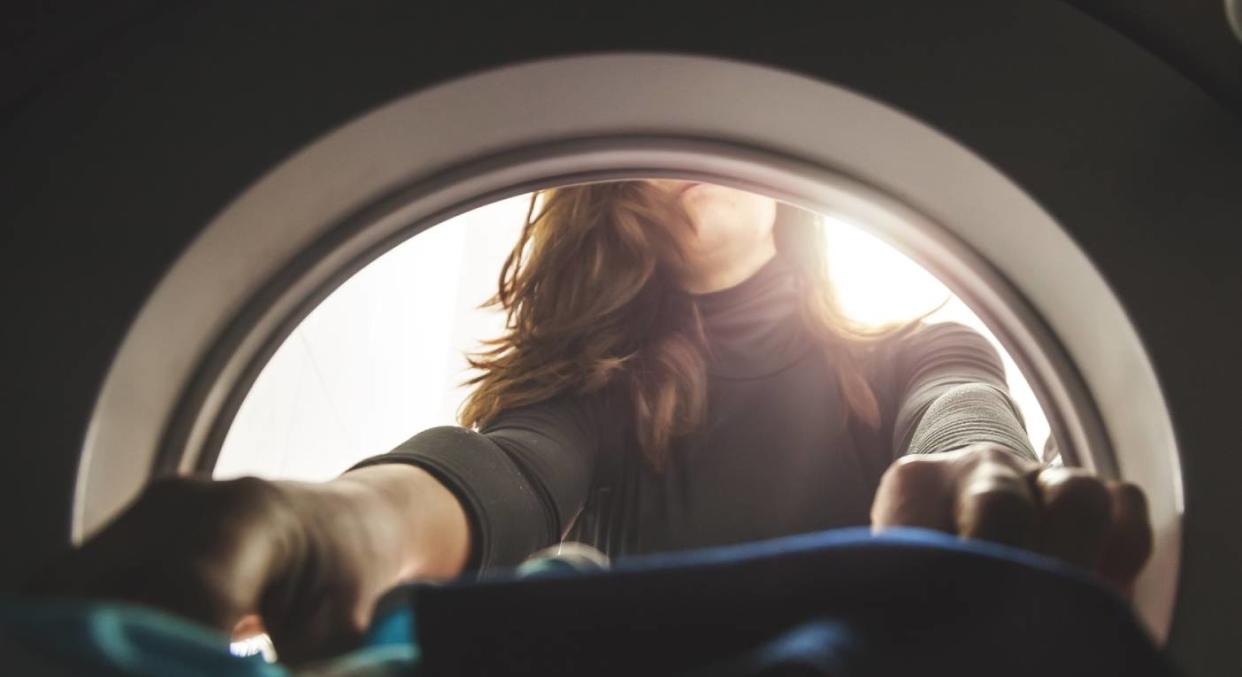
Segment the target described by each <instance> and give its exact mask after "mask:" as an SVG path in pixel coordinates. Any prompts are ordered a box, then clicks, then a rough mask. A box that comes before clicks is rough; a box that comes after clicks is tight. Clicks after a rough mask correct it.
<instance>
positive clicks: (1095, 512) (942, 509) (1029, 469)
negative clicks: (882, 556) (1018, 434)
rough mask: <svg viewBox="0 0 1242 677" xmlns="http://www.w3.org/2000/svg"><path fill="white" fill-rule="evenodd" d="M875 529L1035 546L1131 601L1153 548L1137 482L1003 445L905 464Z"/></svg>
mask: <svg viewBox="0 0 1242 677" xmlns="http://www.w3.org/2000/svg"><path fill="white" fill-rule="evenodd" d="M871 525H872V529H873V530H874V531H881V530H883V529H887V528H889V527H897V526H908V527H923V528H929V529H936V530H938V531H944V532H947V533H951V534H957V535H959V536H961V537H963V538H978V539H982V540H987V541H994V542H998V543H1004V544H1006V545H1012V546H1017V547H1021V548H1026V549H1028V550H1034V551H1036V552H1040V553H1043V554H1046V555H1050V556H1052V557H1056V558H1059V559H1061V560H1064V561H1066V562H1069V563H1071V564H1075V565H1078V566H1080V567H1083V568H1085V569H1088V570H1090V571H1094V572H1095V573H1096V574H1098V575H1099V576H1100V577H1101V578H1103V579H1104V580H1105V581H1107V582H1108V583H1110V584H1111V585H1113V586H1114V587H1115V588H1116V589H1117V590H1118V591H1119V592H1121V593H1122V594H1123V595H1125V596H1127V597H1129V596H1130V595H1131V593H1132V590H1133V585H1134V580H1135V578H1136V577H1137V576H1138V574H1139V572H1140V571H1141V570H1142V568H1143V565H1144V564H1146V562H1147V559H1148V558H1149V557H1150V556H1151V548H1152V532H1151V523H1150V519H1149V517H1148V514H1147V501H1146V499H1145V498H1144V496H1143V492H1142V490H1140V489H1139V488H1138V487H1137V486H1135V485H1133V484H1130V483H1126V482H1114V481H1106V480H1101V479H1099V478H1097V477H1095V476H1093V475H1090V474H1088V473H1087V472H1086V471H1083V470H1081V469H1078V468H1066V467H1045V466H1042V465H1040V464H1039V463H1036V462H1034V461H1026V460H1023V459H1022V458H1021V457H1019V456H1018V455H1017V454H1015V453H1013V452H1011V451H1009V450H1007V449H1005V448H1003V447H1000V446H998V445H995V444H977V445H972V446H970V447H966V448H963V449H958V450H955V451H948V452H941V453H937V454H919V455H910V456H905V457H903V458H901V459H898V460H897V462H895V463H893V465H892V466H890V467H889V469H888V470H887V471H886V472H885V473H884V477H883V478H882V479H881V480H880V486H879V489H878V490H877V491H876V496H875V500H874V502H873V503H872V506H871Z"/></svg>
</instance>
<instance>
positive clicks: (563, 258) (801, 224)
mask: <svg viewBox="0 0 1242 677" xmlns="http://www.w3.org/2000/svg"><path fill="white" fill-rule="evenodd" d="M540 202H542V205H541V207H539V208H538V209H537V205H538V204H539V203H540ZM689 219H690V217H689V214H687V213H686V211H685V209H684V208H683V207H682V206H681V204H680V203H679V202H677V201H676V200H675V199H674V198H670V196H669V195H667V194H666V193H664V192H663V191H661V190H659V189H658V188H656V187H655V186H652V185H651V184H648V183H647V182H645V181H613V182H607V183H591V184H582V185H574V186H565V187H559V188H553V189H548V190H544V191H540V192H538V193H535V194H533V195H532V196H531V202H530V208H529V210H528V212H527V216H526V224H525V226H524V227H523V229H522V234H521V237H520V238H519V239H518V242H517V245H516V246H514V248H513V250H512V252H510V254H509V256H508V258H507V259H506V260H505V263H504V266H503V267H502V268H501V272H500V279H499V285H498V289H497V292H496V294H495V296H493V297H492V298H490V299H488V301H487V302H486V303H485V304H484V307H499V308H501V309H503V311H504V312H505V314H506V315H505V317H506V321H505V331H504V334H503V335H502V336H500V337H499V338H496V339H493V340H490V341H486V342H485V343H484V346H485V349H484V350H482V351H481V352H479V353H476V354H473V355H470V356H469V357H468V360H469V362H470V365H471V366H472V367H473V368H474V369H476V370H478V374H477V375H476V376H474V377H472V378H470V379H469V380H467V381H466V383H467V384H469V385H473V386H475V388H474V390H473V391H472V393H471V394H470V396H469V398H468V399H467V400H466V402H465V404H464V405H463V407H462V409H461V411H460V413H459V420H460V422H461V424H462V425H464V426H467V427H475V428H481V427H484V426H486V425H487V424H488V423H489V422H491V421H492V420H494V419H495V418H496V416H497V415H498V414H500V413H501V412H502V411H505V410H507V409H511V408H515V407H520V406H524V405H528V404H534V403H537V402H542V401H544V400H548V399H551V398H553V397H557V396H560V395H565V394H571V395H587V394H591V393H596V392H600V391H602V390H604V389H606V388H608V389H613V392H614V393H616V394H618V395H619V396H620V398H621V399H620V400H619V401H621V402H625V401H627V400H628V402H629V413H630V415H631V416H632V423H633V430H634V431H635V435H636V439H637V443H638V446H639V448H640V451H641V454H642V456H643V457H644V458H645V459H646V461H647V462H648V463H649V464H650V465H651V466H652V467H653V468H654V469H656V470H657V471H659V470H661V469H662V468H663V467H664V465H665V461H666V459H667V457H668V451H669V449H670V447H671V445H672V444H673V443H674V442H675V441H676V440H677V439H679V438H682V437H684V436H686V435H689V434H691V433H693V432H695V431H696V430H698V428H699V427H700V426H701V425H702V423H703V420H704V418H705V415H706V408H707V374H706V372H707V361H706V339H705V337H704V333H703V327H702V321H701V318H700V316H699V313H698V309H697V308H696V307H695V304H694V302H693V296H692V295H690V294H687V293H685V292H683V291H681V290H680V289H679V287H678V286H677V285H676V283H675V281H674V278H673V276H672V274H671V272H670V271H669V270H668V267H667V266H665V265H662V263H661V262H662V261H668V260H669V258H668V257H677V256H680V255H681V253H680V251H679V250H678V248H677V245H676V242H675V241H674V240H673V238H672V236H671V235H670V225H672V226H673V227H679V226H678V225H677V222H679V221H680V222H681V223H683V224H687V227H688V224H689ZM773 237H774V238H775V243H776V251H777V253H776V255H777V256H782V257H785V258H786V260H788V261H790V262H792V263H793V268H794V270H795V278H796V281H797V282H796V283H797V287H798V293H799V294H800V297H801V299H802V303H801V317H802V321H803V322H804V324H805V326H806V327H807V329H808V330H809V331H810V332H811V334H812V335H813V336H815V337H816V338H817V339H818V340H819V342H820V343H821V344H822V345H823V348H824V350H825V351H827V352H828V353H830V354H831V356H832V359H830V360H829V364H832V365H834V367H833V373H832V374H828V375H826V376H828V377H835V378H837V379H838V380H839V382H840V386H841V391H842V393H843V395H844V399H845V405H846V409H847V412H846V414H847V415H848V416H852V417H853V418H855V419H857V420H859V421H861V422H862V423H864V424H865V425H867V426H869V427H871V428H876V427H878V426H879V424H880V411H879V406H878V403H877V401H876V397H875V394H874V393H873V392H872V390H871V387H870V385H869V384H868V381H867V378H866V374H865V371H864V367H863V360H864V358H865V355H866V353H867V351H868V350H869V349H870V347H871V346H873V345H874V344H875V343H876V342H877V341H879V340H881V339H884V338H887V337H890V336H894V335H896V334H900V333H903V332H905V331H908V330H909V329H911V328H913V327H914V326H916V325H917V324H918V322H919V321H920V320H921V319H922V318H918V319H915V320H913V321H910V322H902V323H895V324H889V325H884V326H878V327H869V326H864V325H861V324H859V323H856V322H854V321H852V320H851V319H850V318H848V317H847V316H846V315H845V313H844V312H842V310H841V306H840V304H839V302H838V300H837V297H836V294H835V291H834V289H833V286H832V284H831V281H830V279H829V276H828V265H827V256H826V251H827V249H826V247H827V244H826V242H825V237H824V226H823V223H822V219H821V218H820V217H819V216H818V215H816V214H814V213H812V212H809V211H806V210H803V209H799V208H797V207H793V206H791V205H788V204H785V203H778V206H777V213H776V221H775V224H774V227H773ZM924 317H925V316H924Z"/></svg>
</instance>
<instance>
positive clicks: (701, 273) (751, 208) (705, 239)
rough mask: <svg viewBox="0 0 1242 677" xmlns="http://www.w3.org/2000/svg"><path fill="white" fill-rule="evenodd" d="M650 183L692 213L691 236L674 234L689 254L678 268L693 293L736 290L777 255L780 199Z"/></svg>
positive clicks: (687, 183)
mask: <svg viewBox="0 0 1242 677" xmlns="http://www.w3.org/2000/svg"><path fill="white" fill-rule="evenodd" d="M648 182H649V183H651V184H652V185H654V186H655V187H657V188H659V189H660V190H662V191H664V192H665V193H667V194H669V195H670V196H672V197H674V198H675V199H677V200H679V201H680V202H681V203H682V205H683V206H684V207H685V209H686V212H687V213H689V215H690V219H691V229H690V231H689V232H686V231H685V230H684V229H680V228H678V229H674V230H673V232H672V235H673V237H674V238H675V239H676V240H677V242H678V244H679V245H681V249H682V251H683V253H684V254H685V259H684V260H683V261H680V262H678V263H677V264H676V265H677V267H678V268H679V272H680V273H681V278H682V286H684V287H685V288H686V289H687V290H688V291H691V292H694V293H703V292H708V291H716V290H717V289H724V288H726V287H729V286H732V285H733V284H736V283H738V282H741V281H742V280H744V279H746V278H747V277H749V276H750V274H751V273H753V272H755V271H756V270H758V269H759V268H760V267H761V266H762V265H763V264H764V263H766V262H767V261H768V260H769V259H771V258H772V256H774V255H775V253H776V246H775V243H774V241H773V238H772V226H773V224H774V223H775V221H776V201H775V200H773V199H772V198H770V197H765V196H763V195H757V194H755V193H748V192H746V191H743V190H738V189H736V188H729V187H727V186H720V185H716V184H711V183H698V182H695V181H681V180H675V179H648Z"/></svg>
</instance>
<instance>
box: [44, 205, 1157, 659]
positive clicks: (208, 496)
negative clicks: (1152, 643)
mask: <svg viewBox="0 0 1242 677" xmlns="http://www.w3.org/2000/svg"><path fill="white" fill-rule="evenodd" d="M534 207H535V202H534V201H532V211H531V214H530V215H529V216H528V219H527V221H528V223H527V225H526V228H525V229H524V231H523V233H522V237H521V240H520V241H519V243H518V244H517V246H516V248H515V249H514V250H513V253H512V254H511V255H510V257H509V259H508V260H507V261H506V263H505V266H504V268H503V270H502V273H501V279H500V286H499V291H498V294H497V296H496V297H495V298H494V299H493V301H494V302H495V303H497V304H499V305H500V306H501V307H502V308H504V309H505V310H506V311H507V313H508V325H507V331H506V334H505V335H504V336H503V337H502V338H500V339H498V340H496V341H494V342H493V343H492V344H491V349H490V350H489V351H487V352H485V353H483V354H480V355H477V356H475V357H474V359H473V364H474V366H475V367H476V368H477V369H478V370H479V372H478V376H477V377H476V378H475V379H474V380H473V381H472V382H473V383H474V384H475V385H476V389H475V390H474V392H473V393H472V395H471V397H470V399H469V400H468V401H467V403H466V406H465V407H464V409H463V411H462V422H463V424H464V426H463V427H455V426H445V427H440V428H433V429H431V430H428V431H424V432H422V433H419V434H418V435H416V436H415V437H413V438H412V439H411V440H409V441H408V442H406V443H405V444H403V445H401V446H400V447H399V448H398V449H396V450H394V451H393V452H391V453H388V454H384V455H381V456H377V457H374V458H371V459H368V460H366V461H364V462H363V463H360V464H359V465H358V466H357V467H355V468H354V469H353V470H351V471H349V472H347V473H345V474H344V475H343V476H342V477H340V478H338V479H336V480H334V481H331V482H327V483H322V484H316V483H299V482H268V481H262V480H258V479H253V478H249V479H242V480H234V481H229V482H210V481H204V480H193V479H179V480H166V481H162V482H158V483H156V484H154V485H153V486H152V487H151V488H150V489H149V490H148V491H147V492H146V493H145V494H144V496H143V497H142V498H141V499H140V500H139V501H138V502H137V503H136V504H135V506H133V507H131V508H130V509H129V510H127V511H126V512H125V513H124V514H123V515H122V516H121V517H120V518H119V519H118V520H117V521H115V522H114V523H113V524H111V525H109V526H108V527H107V528H106V529H105V530H104V531H103V532H101V533H100V534H99V535H98V536H97V537H96V538H94V539H93V540H92V541H91V542H89V543H88V544H87V545H86V546H85V547H84V548H83V549H82V550H81V551H80V552H79V553H78V555H77V558H76V561H75V562H73V563H72V564H71V565H70V566H69V567H68V568H67V569H66V570H64V571H62V572H59V573H57V574H54V575H53V576H52V577H51V580H52V581H55V582H53V583H48V584H47V585H46V587H48V588H50V589H56V590H58V591H60V592H67V593H79V594H98V595H109V596H119V597H123V598H127V599H132V600H136V601H140V602H146V603H149V604H153V605H156V606H160V607H164V608H168V609H171V610H174V611H178V612H181V613H184V614H186V615H189V616H191V617H193V618H197V619H199V620H202V621H204V622H207V623H210V624H212V625H214V626H216V627H220V628H222V629H230V628H234V627H235V626H236V625H237V624H238V623H239V622H240V621H241V620H242V619H244V618H251V617H253V614H255V613H258V614H260V615H261V616H262V618H263V620H264V623H265V626H266V629H267V630H268V632H269V633H270V634H271V635H272V636H273V638H274V640H275V642H276V644H277V646H278V648H279V650H280V651H281V654H282V656H283V657H284V658H286V659H294V660H296V659H299V658H305V657H313V656H320V655H328V654H332V653H334V652H337V651H339V650H341V649H343V648H346V647H348V646H349V644H350V643H351V642H352V641H354V639H355V638H356V637H357V635H358V633H359V632H360V631H361V629H362V628H363V627H365V625H366V623H367V621H368V618H369V614H370V611H371V608H372V606H373V604H374V601H375V600H376V598H377V597H378V596H379V595H380V594H381V593H382V592H384V591H385V590H386V589H388V588H390V587H391V586H393V585H394V584H396V583H398V582H400V581H405V580H410V579H414V578H450V577H454V576H457V575H459V574H461V573H463V572H465V571H473V570H487V569H491V568H495V567H498V566H505V565H512V564H516V563H518V562H520V561H522V560H523V559H524V558H526V557H528V556H529V555H530V554H531V553H533V552H535V551H537V550H539V549H541V548H544V547H546V546H548V545H550V544H553V543H556V542H558V541H561V540H562V539H568V540H575V541H582V542H586V543H588V544H591V545H594V546H595V547H598V548H599V549H601V550H603V551H604V552H606V553H608V554H609V555H610V556H612V557H618V556H625V555H629V554H638V553H647V552H655V551H665V550H674V549H684V548H694V547H704V546H712V545H722V544H727V543H738V542H745V541H754V540H759V539H764V538H771V537H776V536H781V535H787V534H793V533H800V532H807V531H814V530H820V529H830V528H835V527H844V526H851V525H865V524H868V523H870V524H871V525H872V527H873V528H875V529H883V528H887V527H889V526H894V525H908V526H922V527H928V528H933V529H939V530H942V531H947V532H951V533H958V534H961V535H962V536H964V537H976V538H984V539H990V540H995V541H1000V542H1005V543H1010V544H1013V545H1019V546H1025V547H1029V548H1032V549H1036V550H1039V551H1042V552H1045V553H1047V554H1050V555H1053V556H1056V557H1060V558H1062V559H1065V560H1067V561H1070V562H1073V563H1076V564H1079V565H1081V566H1084V567H1087V568H1091V569H1094V570H1095V571H1097V572H1098V573H1099V574H1100V575H1101V576H1103V577H1104V578H1105V580H1108V581H1110V582H1112V583H1114V584H1115V585H1117V586H1118V587H1120V588H1121V589H1122V590H1125V589H1127V586H1129V585H1130V583H1132V581H1133V579H1134V577H1135V575H1136V574H1137V572H1138V571H1139V569H1140V568H1141V566H1142V564H1143V563H1144V561H1145V560H1146V557H1147V555H1148V551H1149V550H1150V533H1149V528H1148V526H1147V521H1146V520H1147V518H1146V508H1145V506H1144V504H1143V500H1142V495H1141V493H1139V492H1138V490H1137V489H1135V488H1134V487H1132V486H1128V485H1120V484H1111V483H1110V484H1105V483H1102V482H1100V481H1097V480H1096V479H1094V478H1091V477H1090V476H1087V475H1085V474H1084V473H1081V472H1079V471H1075V470H1071V469H1064V468H1042V467H1041V466H1040V465H1039V464H1038V462H1037V461H1036V455H1035V453H1034V452H1033V451H1032V449H1031V448H1030V446H1029V444H1028V442H1027V440H1026V435H1025V433H1024V431H1023V429H1022V422H1021V420H1020V416H1019V414H1018V412H1017V409H1016V408H1015V407H1014V405H1013V403H1012V402H1011V401H1010V400H1009V398H1008V394H1007V391H1006V385H1005V381H1004V372H1003V369H1002V366H1001V363H1000V360H999V358H998V356H997V355H996V353H995V351H994V350H993V349H992V348H991V347H990V345H989V344H988V343H987V342H986V341H985V340H984V339H983V338H982V337H980V336H979V335H978V334H976V333H974V332H972V331H970V330H968V329H966V328H964V327H962V326H959V325H933V326H926V325H924V324H923V323H921V322H913V323H909V324H905V325H900V326H892V327H886V328H882V329H877V330H865V329H862V328H859V327H856V326H854V325H852V324H851V323H850V322H848V321H847V320H846V318H844V317H843V316H842V314H841V312H840V310H839V308H838V306H837V304H836V302H835V300H834V298H833V295H832V291H831V286H830V285H829V281H828V278H827V274H826V271H825V261H824V251H825V244H824V242H823V234H822V227H821V226H820V224H819V223H818V221H817V219H816V217H814V216H813V215H811V214H809V213H807V212H804V211H801V210H798V209H795V208H792V207H790V206H788V205H784V204H778V203H776V202H775V201H774V200H772V199H770V198H766V197H763V196H760V195H755V194H751V193H747V192H743V191H740V190H735V189H732V188H727V187H723V186H716V185H710V184H703V183H695V182H688V181H675V180H650V181H628V182H613V183H598V184H589V185H581V186H572V187H566V188H560V189H555V190H550V191H546V192H544V193H543V205H542V208H541V209H540V210H539V212H538V213H535V210H534ZM153 544H155V545H158V547H157V548H153V547H151V546H152V545H153Z"/></svg>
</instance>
